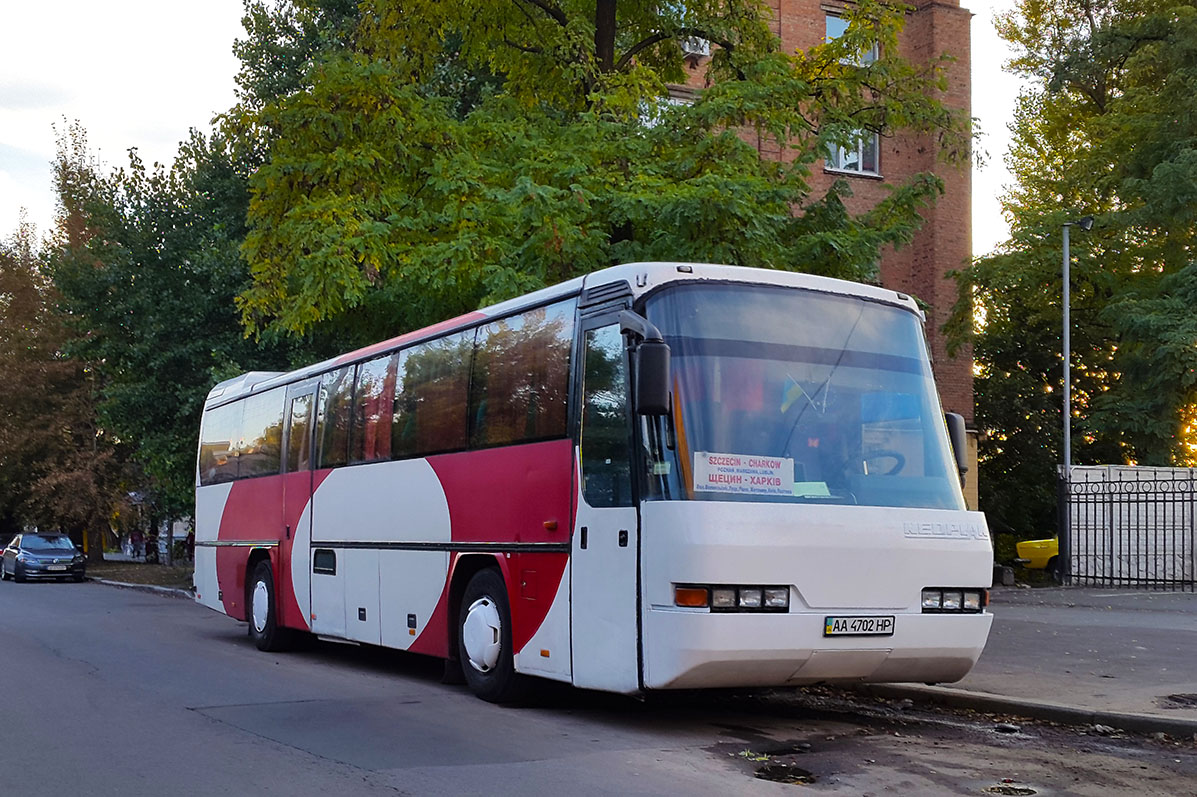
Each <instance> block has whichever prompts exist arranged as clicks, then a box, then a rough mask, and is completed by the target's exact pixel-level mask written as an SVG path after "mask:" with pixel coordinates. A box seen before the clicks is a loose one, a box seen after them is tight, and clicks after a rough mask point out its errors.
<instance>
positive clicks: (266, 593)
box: [245, 560, 290, 651]
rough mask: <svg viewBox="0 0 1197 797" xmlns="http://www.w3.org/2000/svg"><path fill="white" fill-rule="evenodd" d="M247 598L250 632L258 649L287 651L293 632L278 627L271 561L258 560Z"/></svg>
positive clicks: (276, 600)
mask: <svg viewBox="0 0 1197 797" xmlns="http://www.w3.org/2000/svg"><path fill="white" fill-rule="evenodd" d="M248 593H249V594H248V597H247V600H246V601H245V606H246V609H247V611H246V614H247V616H248V620H249V635H250V637H251V638H252V639H253V641H254V644H256V645H257V646H258V650H266V651H277V650H285V649H286V648H287V647H288V642H289V641H290V634H289V633H288V632H287V629H285V628H279V626H278V595H277V593H276V592H275V590H274V572H273V570H272V568H271V567H270V562H269V561H268V560H263V561H261V562H258V566H257V567H255V568H254V575H253V579H252V580H251V581H250V583H249V589H248Z"/></svg>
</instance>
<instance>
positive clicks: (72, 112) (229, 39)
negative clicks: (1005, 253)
mask: <svg viewBox="0 0 1197 797" xmlns="http://www.w3.org/2000/svg"><path fill="white" fill-rule="evenodd" d="M1011 2H1012V0H962V5H964V6H965V7H966V8H968V9H969V10H970V11H972V12H973V14H974V15H975V16H974V17H973V22H972V73H973V116H974V117H976V118H977V119H978V120H979V122H980V128H981V130H982V131H983V137H982V139H981V141H980V142H979V144H978V149H980V150H983V151H985V152H987V153H988V157H987V159H986V164H985V165H984V166H983V167H981V168H977V167H974V173H973V254H974V255H982V254H985V253H987V252H989V251H990V250H992V249H993V248H994V246H996V245H997V244H998V243H1000V242H1001V241H1003V240H1005V237H1006V233H1007V228H1006V223H1005V221H1004V219H1003V218H1002V215H1001V209H1000V207H999V205H998V196H999V194H1000V193H1001V192H1002V185H1003V184H1004V183H1007V182H1009V181H1010V177H1009V174H1008V173H1007V172H1006V169H1005V165H1004V163H1003V156H1004V154H1005V151H1006V147H1007V146H1008V143H1009V135H1008V132H1007V130H1006V125H1007V124H1008V122H1009V120H1010V114H1011V111H1012V109H1013V106H1014V100H1015V98H1016V97H1017V95H1018V82H1017V81H1016V80H1015V79H1014V78H1012V77H1010V76H1009V75H1006V74H1004V73H1003V72H1002V71H1001V66H1002V63H1003V62H1004V61H1005V60H1006V59H1007V58H1009V54H1008V53H1007V51H1006V49H1005V45H1004V43H1003V42H1001V41H1000V40H999V39H998V38H997V34H996V33H995V32H994V30H993V14H994V13H995V11H1002V10H1006V9H1008V8H1009V7H1010V5H1011ZM241 13H242V6H241V0H205V2H203V3H181V2H178V0H175V2H163V0H107V2H96V0H47V1H46V2H41V3H36V2H7V3H5V4H4V9H3V10H2V11H0V26H2V27H3V29H4V30H5V32H6V34H7V35H6V36H5V37H4V46H3V47H0V237H8V236H9V235H11V234H12V233H13V232H15V231H16V229H17V225H18V223H19V220H20V213H21V210H22V209H24V210H25V212H26V214H27V218H28V220H29V221H30V222H32V223H34V224H35V225H36V226H37V229H38V231H39V233H44V232H46V231H48V230H49V229H50V228H51V226H52V223H53V219H54V209H55V208H54V192H53V183H52V179H53V177H52V174H51V169H50V163H51V161H52V160H53V158H54V152H55V127H56V126H57V128H58V129H59V130H63V129H65V126H66V124H68V123H70V122H72V121H75V120H77V121H79V122H80V123H81V124H82V126H83V128H84V129H85V130H86V131H87V138H88V144H89V145H90V147H91V149H92V151H93V152H94V153H95V155H96V156H97V157H98V159H99V160H100V162H101V163H102V164H105V165H107V166H108V167H111V168H115V167H119V166H123V165H124V164H125V163H126V162H127V154H126V153H127V150H128V149H129V148H130V147H136V148H137V149H138V151H139V154H140V155H141V158H142V159H143V160H144V161H145V162H146V163H147V164H149V163H153V162H155V161H158V162H161V163H166V164H169V163H170V162H171V161H172V160H173V159H174V155H175V153H176V151H177V150H178V145H179V142H181V141H183V140H185V139H186V138H187V134H188V130H189V129H190V128H192V127H195V128H198V129H200V130H203V131H207V130H208V129H209V127H210V122H211V119H212V117H213V116H214V115H215V114H217V113H219V112H221V111H223V110H225V109H227V108H228V107H230V106H231V105H232V104H233V102H234V99H235V97H234V88H235V85H234V82H233V78H234V76H235V75H236V73H237V66H238V63H237V60H236V58H234V57H233V53H232V45H233V41H234V40H235V39H236V38H238V37H239V36H241V35H242V29H241Z"/></svg>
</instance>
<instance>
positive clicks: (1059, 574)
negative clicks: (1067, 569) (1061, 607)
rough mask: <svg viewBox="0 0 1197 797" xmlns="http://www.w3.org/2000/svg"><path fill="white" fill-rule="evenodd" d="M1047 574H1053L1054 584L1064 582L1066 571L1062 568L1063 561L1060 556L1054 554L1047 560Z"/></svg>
mask: <svg viewBox="0 0 1197 797" xmlns="http://www.w3.org/2000/svg"><path fill="white" fill-rule="evenodd" d="M1047 574H1048V575H1049V576H1051V579H1052V583H1053V584H1063V583H1064V573H1063V570H1062V569H1061V562H1060V557H1059V556H1053V557H1052V558H1051V559H1048V560H1047Z"/></svg>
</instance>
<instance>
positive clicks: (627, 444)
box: [580, 324, 632, 507]
mask: <svg viewBox="0 0 1197 797" xmlns="http://www.w3.org/2000/svg"><path fill="white" fill-rule="evenodd" d="M585 343H586V350H585V353H584V354H583V357H584V360H583V362H584V367H585V371H584V373H583V377H582V379H583V384H582V390H583V402H584V403H583V406H582V434H581V440H580V446H581V450H582V493H583V495H584V496H585V497H586V503H588V504H590V505H591V506H595V507H602V506H632V453H631V441H630V436H629V434H628V414H627V413H628V375H627V367H626V366H625V364H624V343H623V335H621V334H620V332H619V327H618V326H617V325H614V324H613V325H611V326H607V327H602V328H601V329H592V330H589V331H587V332H586V340H585Z"/></svg>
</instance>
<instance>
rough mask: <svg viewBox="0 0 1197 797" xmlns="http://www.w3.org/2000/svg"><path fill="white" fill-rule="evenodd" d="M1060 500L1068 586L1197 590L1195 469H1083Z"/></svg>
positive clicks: (1065, 483) (1062, 487)
mask: <svg viewBox="0 0 1197 797" xmlns="http://www.w3.org/2000/svg"><path fill="white" fill-rule="evenodd" d="M1061 470H1063V469H1061ZM1059 496H1060V502H1059V503H1060V506H1059V509H1060V522H1061V525H1060V528H1061V531H1062V533H1061V535H1060V558H1061V559H1062V560H1063V564H1064V568H1065V570H1064V574H1063V575H1064V577H1065V580H1066V583H1071V584H1082V585H1092V586H1109V587H1139V588H1147V589H1159V590H1176V591H1180V590H1183V591H1197V530H1195V529H1197V523H1195V520H1197V469H1192V468H1143V467H1124V466H1117V465H1103V466H1084V467H1079V466H1078V467H1073V468H1071V472H1070V473H1069V474H1068V478H1066V479H1065V478H1063V474H1061V478H1060V481H1059Z"/></svg>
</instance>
